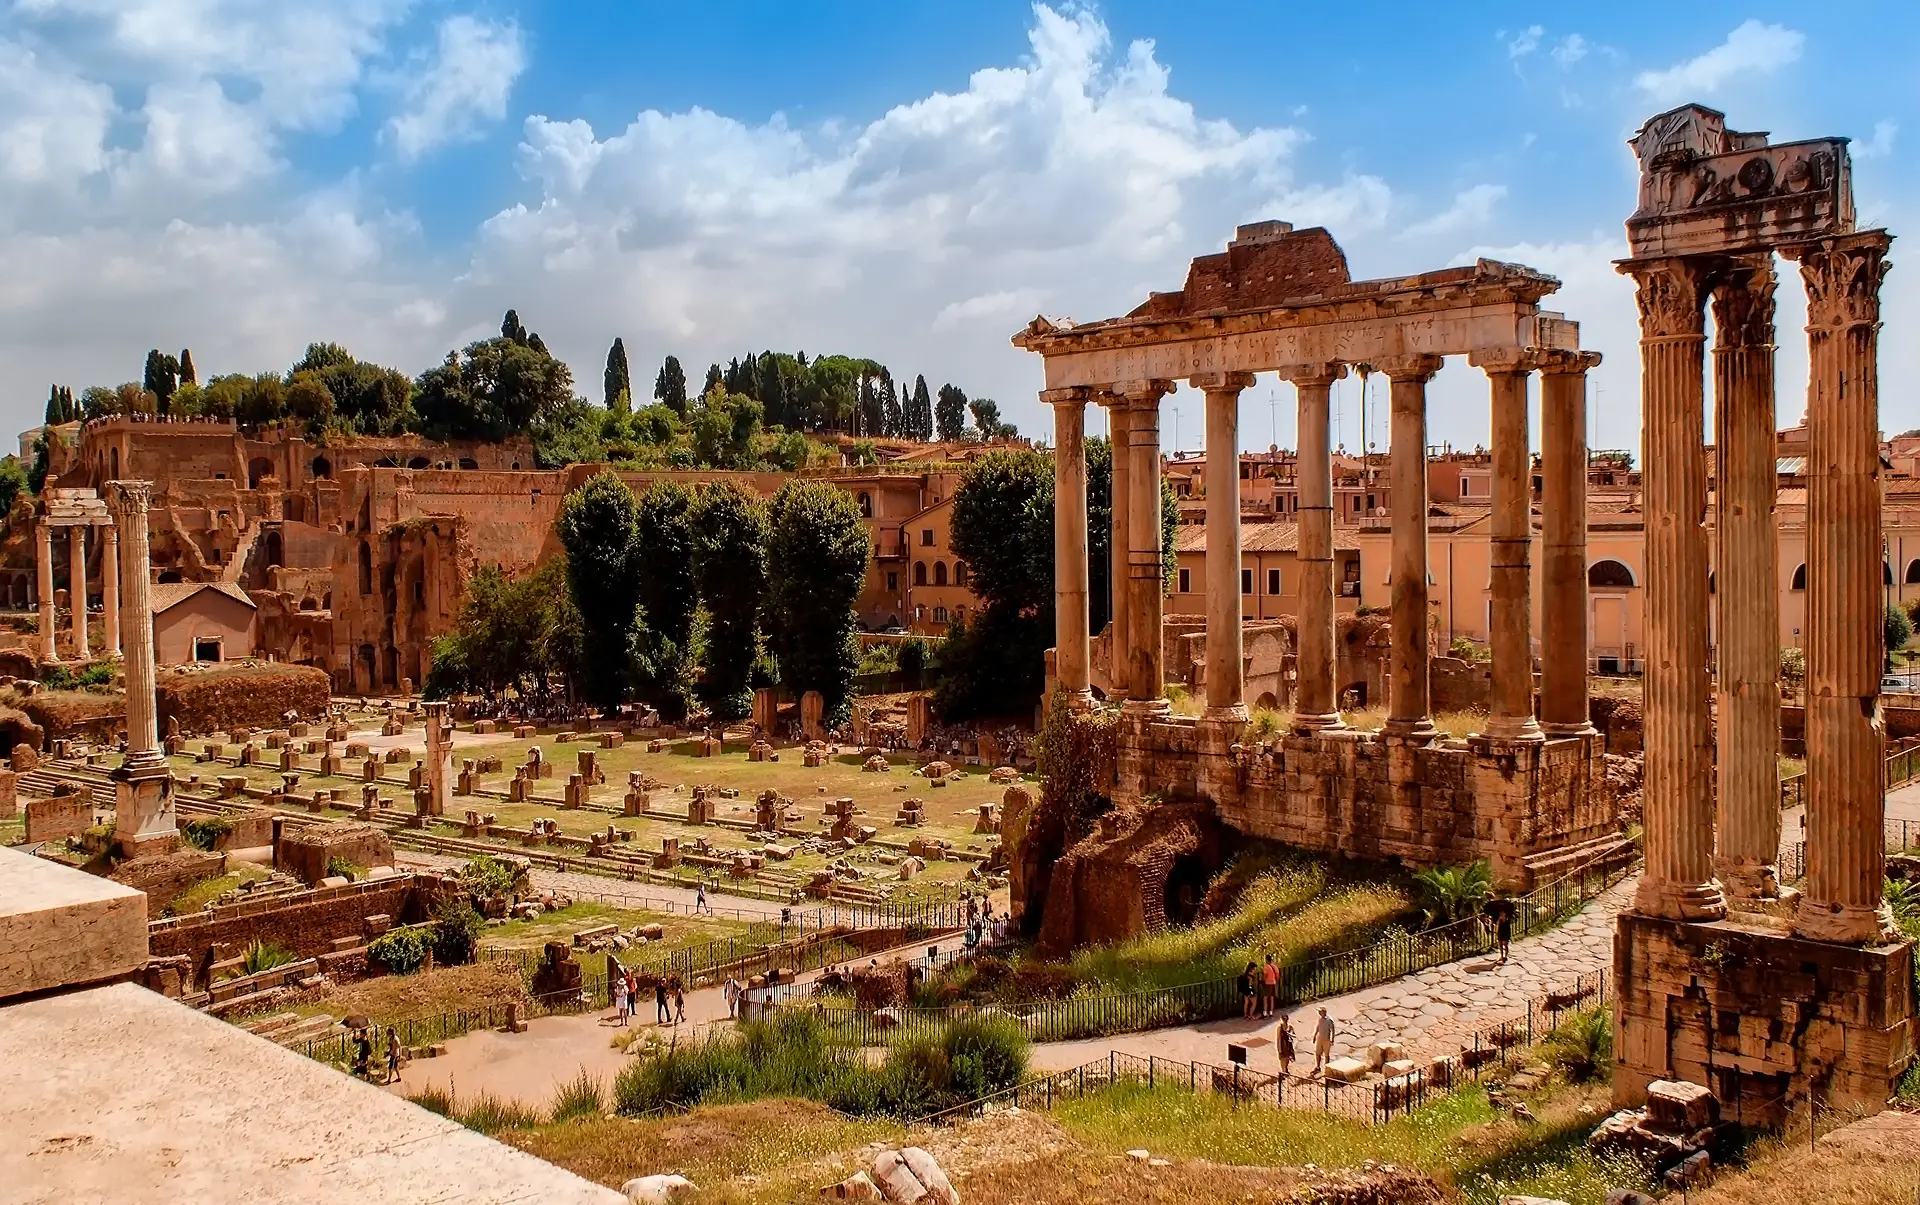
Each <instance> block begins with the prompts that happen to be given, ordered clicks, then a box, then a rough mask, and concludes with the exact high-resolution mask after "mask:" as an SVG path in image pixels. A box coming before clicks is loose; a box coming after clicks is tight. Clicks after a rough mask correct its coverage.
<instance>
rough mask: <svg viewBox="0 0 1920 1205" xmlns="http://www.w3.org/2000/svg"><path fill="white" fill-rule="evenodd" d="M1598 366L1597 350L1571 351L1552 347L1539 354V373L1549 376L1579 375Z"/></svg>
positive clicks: (1598, 355) (1598, 354)
mask: <svg viewBox="0 0 1920 1205" xmlns="http://www.w3.org/2000/svg"><path fill="white" fill-rule="evenodd" d="M1599 366H1600V353H1599V352H1597V351H1571V350H1568V349H1566V348H1558V347H1557V348H1554V349H1553V350H1552V351H1547V352H1542V353H1541V356H1540V374H1541V375H1542V376H1549V377H1562V376H1579V375H1580V374H1581V373H1584V372H1588V371H1590V370H1592V369H1595V368H1598V367H1599Z"/></svg>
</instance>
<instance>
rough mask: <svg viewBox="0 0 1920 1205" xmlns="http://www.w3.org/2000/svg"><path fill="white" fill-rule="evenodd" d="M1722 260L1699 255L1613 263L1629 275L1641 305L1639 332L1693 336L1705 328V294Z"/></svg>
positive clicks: (1643, 334)
mask: <svg viewBox="0 0 1920 1205" xmlns="http://www.w3.org/2000/svg"><path fill="white" fill-rule="evenodd" d="M1724 266H1725V261H1724V260H1723V259H1720V258H1717V257H1716V258H1706V257H1701V256H1686V257H1675V258H1672V259H1636V260H1622V261H1621V262H1619V263H1618V264H1616V265H1615V267H1616V268H1618V269H1619V271H1620V272H1621V273H1622V274H1623V275H1626V276H1631V277H1632V278H1633V282H1634V284H1635V286H1637V291H1636V292H1635V294H1634V301H1635V302H1636V303H1637V304H1638V305H1639V307H1640V335H1641V337H1642V338H1644V339H1659V338H1670V337H1674V336H1680V337H1692V336H1699V335H1701V334H1702V333H1703V332H1704V330H1705V329H1706V326H1705V313H1704V311H1705V307H1706V300H1707V294H1708V293H1709V292H1710V291H1711V290H1712V288H1713V284H1714V278H1715V277H1716V276H1717V275H1718V274H1719V271H1720V269H1722V268H1723V267H1724Z"/></svg>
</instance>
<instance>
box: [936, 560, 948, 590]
mask: <svg viewBox="0 0 1920 1205" xmlns="http://www.w3.org/2000/svg"><path fill="white" fill-rule="evenodd" d="M933 584H934V585H936V586H944V585H946V584H947V563H946V562H945V561H935V562H934V563H933Z"/></svg>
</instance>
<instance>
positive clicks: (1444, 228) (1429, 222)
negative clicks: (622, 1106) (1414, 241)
mask: <svg viewBox="0 0 1920 1205" xmlns="http://www.w3.org/2000/svg"><path fill="white" fill-rule="evenodd" d="M1506 195H1507V186H1506V185H1504V184H1476V185H1474V186H1473V187H1472V188H1469V189H1466V190H1464V191H1462V192H1459V193H1456V194H1455V195H1454V198H1453V203H1452V204H1451V205H1449V206H1447V207H1446V208H1445V209H1443V210H1441V211H1440V212H1439V213H1436V214H1434V215H1433V216H1432V217H1430V218H1427V219H1425V220H1424V221H1419V222H1415V223H1413V224H1412V225H1411V226H1408V227H1407V228H1406V229H1404V230H1402V231H1401V232H1400V237H1401V238H1426V237H1429V236H1431V235H1436V234H1457V233H1459V232H1460V231H1462V230H1467V229H1470V228H1471V227H1474V226H1479V225H1481V224H1483V223H1485V222H1486V221H1487V219H1489V218H1491V217H1492V216H1493V207H1494V206H1495V205H1497V204H1499V202H1500V199H1501V198H1502V197H1504V196H1506Z"/></svg>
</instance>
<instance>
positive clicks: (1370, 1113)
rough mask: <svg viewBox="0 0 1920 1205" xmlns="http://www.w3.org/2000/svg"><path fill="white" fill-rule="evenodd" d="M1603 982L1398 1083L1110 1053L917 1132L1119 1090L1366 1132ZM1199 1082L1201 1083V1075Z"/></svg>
mask: <svg viewBox="0 0 1920 1205" xmlns="http://www.w3.org/2000/svg"><path fill="white" fill-rule="evenodd" d="M1611 991H1612V985H1611V984H1610V983H1609V981H1608V976H1607V972H1606V971H1604V970H1601V971H1595V972H1592V973H1590V974H1587V975H1582V976H1580V977H1578V978H1577V979H1576V980H1574V982H1573V983H1572V984H1570V985H1569V986H1568V988H1567V989H1566V990H1565V991H1560V992H1548V993H1547V994H1545V995H1542V996H1537V997H1535V998H1534V999H1532V1000H1530V1001H1528V1002H1527V1008H1526V1012H1525V1013H1524V1014H1522V1015H1520V1016H1516V1017H1512V1018H1509V1019H1507V1020H1504V1021H1501V1022H1500V1023H1498V1024H1496V1025H1491V1026H1487V1027H1485V1028H1483V1029H1479V1030H1476V1031H1475V1032H1474V1033H1472V1034H1470V1035H1468V1037H1467V1038H1466V1039H1464V1040H1463V1041H1462V1042H1461V1043H1460V1045H1459V1048H1458V1050H1457V1051H1455V1052H1452V1053H1448V1054H1446V1055H1443V1056H1441V1057H1438V1058H1434V1059H1431V1060H1429V1061H1426V1062H1425V1063H1424V1064H1422V1065H1418V1066H1416V1067H1415V1068H1414V1069H1413V1070H1411V1071H1407V1072H1405V1073H1404V1074H1401V1075H1395V1076H1387V1077H1385V1078H1376V1079H1373V1080H1371V1081H1370V1082H1361V1083H1343V1082H1340V1081H1337V1080H1332V1079H1328V1078H1326V1077H1325V1076H1310V1075H1295V1074H1292V1073H1291V1071H1290V1070H1289V1069H1275V1070H1271V1071H1262V1070H1255V1069H1254V1068H1252V1067H1248V1066H1244V1065H1230V1066H1224V1067H1223V1066H1220V1065H1219V1064H1216V1063H1202V1062H1197V1061H1181V1060H1177V1059H1165V1058H1161V1057H1159V1056H1157V1055H1148V1056H1145V1057H1142V1056H1140V1055H1136V1054H1127V1053H1124V1052H1122V1051H1118V1050H1115V1051H1109V1052H1108V1053H1107V1056H1106V1057H1105V1058H1102V1059H1095V1060H1093V1061H1092V1062H1088V1063H1083V1064H1081V1065H1080V1066H1078V1067H1071V1068H1068V1069H1067V1070H1065V1071H1055V1072H1049V1073H1047V1074H1045V1075H1040V1076H1035V1077H1033V1078H1031V1079H1028V1080H1026V1081H1024V1082H1022V1083H1020V1084H1016V1085H1015V1086H1013V1087H1011V1088H1007V1089H1004V1090H1002V1091H1000V1092H995V1093H992V1094H991V1095H988V1096H983V1097H981V1098H980V1099H978V1100H973V1101H968V1102H967V1103H966V1104H963V1105H957V1106H955V1107H953V1108H951V1109H945V1110H942V1111H941V1112H938V1113H934V1114H931V1115H929V1116H927V1117H923V1118H921V1119H920V1121H922V1122H934V1123H950V1122H955V1121H960V1120H964V1119H966V1118H971V1117H979V1116H981V1115H983V1114H986V1113H991V1112H994V1111H996V1110H999V1109H1005V1108H1009V1107H1015V1106H1017V1107H1019V1108H1024V1109H1035V1108H1042V1109H1044V1108H1051V1107H1053V1106H1054V1105H1055V1104H1057V1103H1059V1102H1061V1101H1067V1100H1077V1099H1080V1098H1082V1097H1084V1096H1086V1095H1088V1094H1090V1093H1095V1092H1099V1091H1101V1090H1103V1089H1106V1088H1109V1087H1113V1086H1115V1085H1119V1084H1127V1083H1130V1084H1135V1085H1139V1086H1143V1087H1146V1088H1149V1089H1154V1088H1167V1089H1172V1090H1177V1091H1183V1092H1192V1093H1195V1094H1202V1093H1209V1094H1212V1095H1215V1096H1224V1097H1226V1098H1228V1099H1229V1100H1230V1101H1232V1102H1233V1103H1234V1104H1235V1105H1241V1104H1246V1105H1265V1106H1269V1107H1274V1108H1286V1109H1311V1110H1317V1111H1320V1112H1323V1113H1332V1114H1337V1115H1339V1116H1342V1117H1346V1118H1350V1119H1352V1120H1355V1121H1361V1122H1366V1123H1368V1124H1375V1125H1377V1124H1381V1123H1384V1122H1387V1121H1390V1120H1392V1119H1393V1118H1395V1117H1398V1116H1405V1115H1409V1114H1411V1113H1413V1112H1414V1111H1415V1110H1416V1109H1418V1108H1420V1107H1421V1106H1422V1105H1425V1104H1427V1103H1429V1102H1430V1101H1434V1100H1438V1099H1440V1098H1441V1097H1444V1096H1446V1095H1448V1094H1449V1093H1451V1092H1452V1091H1453V1090H1454V1089H1455V1088H1457V1087H1459V1086H1460V1085H1462V1084H1465V1083H1469V1082H1475V1081H1478V1080H1479V1079H1480V1077H1481V1076H1482V1075H1483V1074H1485V1073H1486V1071H1487V1070H1488V1069H1490V1068H1492V1067H1495V1066H1500V1065H1504V1064H1506V1063H1508V1062H1510V1061H1511V1060H1512V1059H1513V1058H1514V1057H1515V1056H1516V1053H1517V1052H1520V1051H1523V1050H1525V1049H1527V1048H1529V1047H1532V1046H1534V1045H1536V1044H1537V1043H1539V1042H1541V1041H1542V1040H1543V1039H1546V1038H1548V1037H1550V1036H1551V1035H1553V1034H1554V1033H1555V1032H1556V1031H1557V1030H1559V1028H1560V1025H1561V1023H1562V1022H1563V1021H1564V1020H1565V1019H1566V1018H1567V1017H1568V1015H1569V1014H1570V1013H1573V1012H1575V1011H1579V1010H1585V1009H1590V1008H1597V1007H1600V1006H1602V1005H1605V1004H1607V1003H1609V1002H1610V1001H1611V999H1612V995H1611ZM1203 1072H1204V1073H1205V1074H1202V1073H1203Z"/></svg>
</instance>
